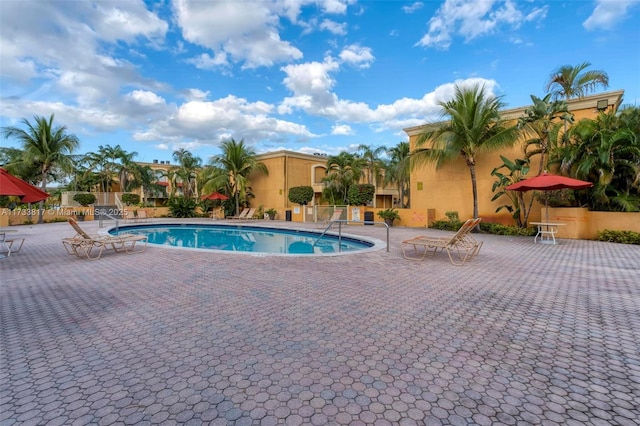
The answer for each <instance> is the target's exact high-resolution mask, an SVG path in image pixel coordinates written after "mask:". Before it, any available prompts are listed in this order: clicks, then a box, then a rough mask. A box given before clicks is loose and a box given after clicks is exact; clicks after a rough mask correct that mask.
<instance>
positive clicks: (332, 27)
mask: <svg viewBox="0 0 640 426" xmlns="http://www.w3.org/2000/svg"><path fill="white" fill-rule="evenodd" d="M319 28H320V29H321V30H325V31H329V32H330V33H332V34H335V35H345V34H346V33H347V24H346V23H342V24H339V23H337V22H335V21H332V20H331V19H324V20H323V21H322V22H321V23H320V25H319Z"/></svg>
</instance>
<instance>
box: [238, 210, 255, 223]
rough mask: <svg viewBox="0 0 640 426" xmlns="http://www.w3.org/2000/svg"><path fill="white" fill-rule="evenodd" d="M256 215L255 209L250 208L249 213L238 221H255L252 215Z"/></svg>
mask: <svg viewBox="0 0 640 426" xmlns="http://www.w3.org/2000/svg"><path fill="white" fill-rule="evenodd" d="M255 214H256V209H255V208H250V209H249V211H248V212H247V214H246V215H245V217H243V218H241V219H240V220H242V221H249V220H255V219H256V218H254V217H253V215H255Z"/></svg>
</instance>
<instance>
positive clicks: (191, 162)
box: [169, 148, 202, 198]
mask: <svg viewBox="0 0 640 426" xmlns="http://www.w3.org/2000/svg"><path fill="white" fill-rule="evenodd" d="M173 159H174V160H175V161H177V162H178V164H179V165H178V166H176V167H172V168H171V169H170V170H169V172H170V175H171V176H172V188H173V189H174V191H175V188H176V184H177V183H178V181H181V182H182V193H183V195H184V197H185V198H192V197H193V196H195V197H197V196H198V185H197V180H196V173H197V172H198V170H199V169H200V168H201V167H202V159H201V158H200V157H196V156H194V155H193V154H191V153H190V152H189V151H187V150H186V149H184V148H180V149H179V150H177V151H174V153H173Z"/></svg>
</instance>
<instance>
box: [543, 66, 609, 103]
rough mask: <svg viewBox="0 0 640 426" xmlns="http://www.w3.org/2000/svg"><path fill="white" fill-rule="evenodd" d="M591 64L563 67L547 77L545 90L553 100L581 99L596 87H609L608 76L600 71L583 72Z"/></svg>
mask: <svg viewBox="0 0 640 426" xmlns="http://www.w3.org/2000/svg"><path fill="white" fill-rule="evenodd" d="M590 66H591V64H590V63H589V62H583V63H581V64H578V65H576V66H571V65H563V66H561V67H560V68H558V69H556V70H554V71H553V72H552V73H551V76H550V77H549V82H548V83H547V86H546V90H547V92H549V93H551V94H552V95H553V97H554V99H561V98H564V99H565V100H567V101H568V100H569V99H571V98H581V97H583V96H585V95H586V94H588V93H589V92H593V91H594V90H595V89H597V88H598V86H602V87H603V88H607V87H609V76H608V75H607V73H606V72H604V71H602V70H591V71H585V70H586V69H587V68H589V67H590Z"/></svg>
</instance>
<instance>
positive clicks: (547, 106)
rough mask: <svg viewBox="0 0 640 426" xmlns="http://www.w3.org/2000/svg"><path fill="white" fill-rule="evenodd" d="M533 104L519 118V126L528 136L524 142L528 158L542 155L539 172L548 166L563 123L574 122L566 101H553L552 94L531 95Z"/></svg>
mask: <svg viewBox="0 0 640 426" xmlns="http://www.w3.org/2000/svg"><path fill="white" fill-rule="evenodd" d="M531 100H532V101H533V105H531V106H530V107H529V108H527V109H526V110H525V111H524V116H522V117H520V119H519V120H518V127H519V128H520V129H521V130H522V131H523V133H524V135H526V136H527V137H528V138H527V140H526V141H525V142H524V153H525V156H526V159H527V160H530V159H531V157H533V156H535V155H539V156H540V166H539V167H538V174H541V173H542V171H543V170H544V169H545V168H546V166H547V164H546V160H547V155H548V153H549V150H550V149H551V148H552V147H555V146H557V145H558V138H559V136H560V129H561V128H562V123H565V124H566V123H573V114H571V113H570V112H569V108H568V105H567V103H566V102H565V101H551V94H550V93H549V94H547V95H546V96H545V97H544V98H543V99H540V98H538V97H537V96H535V95H531Z"/></svg>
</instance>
